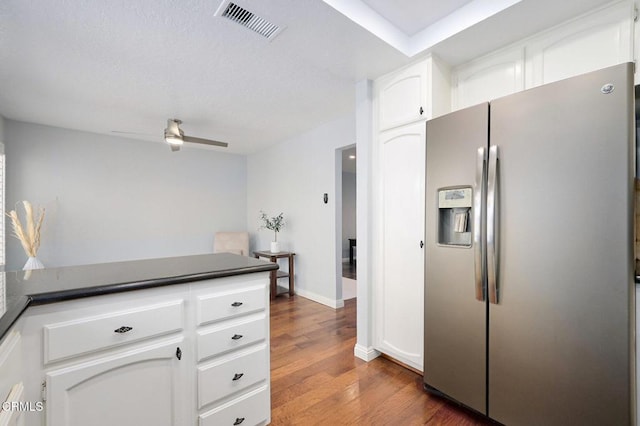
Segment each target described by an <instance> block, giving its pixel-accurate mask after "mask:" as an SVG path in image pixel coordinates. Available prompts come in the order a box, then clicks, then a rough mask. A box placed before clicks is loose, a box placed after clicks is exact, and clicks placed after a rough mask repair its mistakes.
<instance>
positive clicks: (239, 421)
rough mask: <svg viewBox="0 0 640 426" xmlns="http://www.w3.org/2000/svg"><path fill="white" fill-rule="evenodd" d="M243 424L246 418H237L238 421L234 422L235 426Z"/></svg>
mask: <svg viewBox="0 0 640 426" xmlns="http://www.w3.org/2000/svg"><path fill="white" fill-rule="evenodd" d="M242 422H244V417H236V421H235V422H233V426H238V425H239V424H240V423H242Z"/></svg>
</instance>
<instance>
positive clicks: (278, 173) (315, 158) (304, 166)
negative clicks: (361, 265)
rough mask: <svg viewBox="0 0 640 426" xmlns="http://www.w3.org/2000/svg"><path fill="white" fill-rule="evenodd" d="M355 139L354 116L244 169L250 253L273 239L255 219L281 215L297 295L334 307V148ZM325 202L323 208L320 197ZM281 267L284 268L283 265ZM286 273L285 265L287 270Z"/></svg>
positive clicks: (296, 139) (291, 142)
mask: <svg viewBox="0 0 640 426" xmlns="http://www.w3.org/2000/svg"><path fill="white" fill-rule="evenodd" d="M354 140H355V123H354V120H353V115H348V116H345V117H343V118H340V119H337V120H334V121H331V122H329V123H326V124H324V125H322V126H320V127H318V128H316V129H314V130H311V131H309V132H307V133H304V134H302V135H299V136H297V137H294V138H291V139H289V140H286V141H283V142H281V143H279V144H277V145H276V146H274V147H272V148H269V149H267V150H265V151H261V152H259V153H256V154H253V155H250V156H249V157H248V162H247V168H248V178H247V193H248V210H247V212H248V213H247V228H248V230H249V232H251V233H252V242H251V246H252V249H253V250H254V249H268V247H269V242H270V241H271V240H272V238H273V235H272V233H271V232H269V231H266V230H262V231H257V229H258V227H259V222H258V215H259V212H260V210H264V211H265V212H267V213H268V214H270V215H276V214H278V213H280V212H284V218H285V222H286V226H285V227H284V229H283V230H282V231H281V232H280V234H279V236H278V241H280V242H281V249H282V250H291V251H294V252H295V253H296V260H295V262H296V263H295V268H296V269H295V270H296V273H295V279H296V283H295V285H296V293H298V294H300V295H301V296H303V297H307V298H309V299H312V300H315V301H318V302H320V303H324V304H326V305H329V306H334V307H336V306H338V305H339V303H338V299H339V298H338V297H337V296H336V282H337V281H336V280H337V272H336V271H337V268H336V263H337V258H338V254H339V253H337V252H336V242H335V239H336V223H335V222H336V221H335V218H336V212H335V208H336V199H335V187H336V186H335V185H336V170H335V168H336V149H337V148H338V147H342V146H346V145H352V144H353V142H354ZM324 193H328V195H329V202H328V203H327V204H324V202H323V199H322V198H323V194H324ZM283 265H285V263H283ZM285 268H286V266H285Z"/></svg>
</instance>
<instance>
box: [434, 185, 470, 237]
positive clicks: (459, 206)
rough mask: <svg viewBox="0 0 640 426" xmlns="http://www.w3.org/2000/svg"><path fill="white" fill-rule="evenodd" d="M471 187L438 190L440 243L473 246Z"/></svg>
mask: <svg viewBox="0 0 640 426" xmlns="http://www.w3.org/2000/svg"><path fill="white" fill-rule="evenodd" d="M472 203H473V191H472V189H471V187H457V188H442V189H440V190H438V244H440V245H443V246H451V247H471V213H472V212H471V207H472Z"/></svg>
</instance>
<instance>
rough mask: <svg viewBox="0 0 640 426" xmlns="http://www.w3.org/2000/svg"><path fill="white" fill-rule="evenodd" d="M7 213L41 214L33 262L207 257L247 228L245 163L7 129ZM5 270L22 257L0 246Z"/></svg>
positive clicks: (11, 244)
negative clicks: (27, 204) (19, 208)
mask: <svg viewBox="0 0 640 426" xmlns="http://www.w3.org/2000/svg"><path fill="white" fill-rule="evenodd" d="M5 151H6V155H7V163H6V164H7V165H6V167H7V186H6V188H7V204H6V206H7V210H10V209H13V208H15V207H14V206H15V205H16V202H17V201H19V200H23V199H26V200H29V201H31V202H32V203H34V204H35V205H40V206H43V207H45V208H46V218H45V221H44V225H43V231H42V245H41V249H40V252H39V253H38V257H39V258H40V259H41V260H42V261H43V263H44V264H45V266H50V267H54V266H65V265H77V264H88V263H98V262H110V261H120V260H131V259H141V258H154V257H166V256H180V255H189V254H197V253H208V252H211V251H212V241H213V234H214V232H216V231H232V230H244V229H245V227H246V223H247V216H246V211H247V209H246V207H247V205H246V158H245V157H244V156H240V155H231V154H225V153H219V152H216V151H212V150H202V149H194V148H191V149H189V148H184V149H183V150H181V151H180V152H176V153H172V152H171V151H170V150H169V148H168V147H167V146H165V145H163V144H162V143H154V142H144V141H136V140H131V139H124V138H119V137H112V136H106V135H97V134H92V133H84V132H78V131H73V130H66V129H60V128H54V127H47V126H42V125H35V124H27V123H21V122H15V121H11V120H6V121H5ZM7 250H8V252H7V269H9V270H10V269H15V268H21V267H22V265H23V264H24V262H25V259H26V258H25V254H24V252H23V251H22V248H21V247H20V244H19V242H18V241H17V240H16V239H15V238H7Z"/></svg>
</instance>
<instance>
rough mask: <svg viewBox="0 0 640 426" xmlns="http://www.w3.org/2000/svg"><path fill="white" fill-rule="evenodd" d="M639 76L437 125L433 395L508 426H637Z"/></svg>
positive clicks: (625, 74) (543, 91)
mask: <svg viewBox="0 0 640 426" xmlns="http://www.w3.org/2000/svg"><path fill="white" fill-rule="evenodd" d="M634 128H635V126H634V95H633V65H632V64H622V65H618V66H615V67H611V68H607V69H603V70H600V71H596V72H592V73H589V74H585V75H581V76H578V77H574V78H570V79H567V80H563V81H559V82H556V83H551V84H548V85H544V86H540V87H537V88H534V89H531V90H527V91H524V92H521V93H517V94H514V95H510V96H507V97H504V98H500V99H497V100H495V101H492V102H490V103H486V104H481V105H478V106H474V107H471V108H467V109H464V110H460V111H457V112H453V113H451V114H448V115H446V116H442V117H439V118H436V119H433V120H430V121H428V122H427V140H426V144H427V145H426V152H427V158H426V162H427V164H426V211H427V214H426V253H425V256H426V259H425V260H426V262H425V265H426V266H425V269H426V270H425V309H424V321H425V327H424V382H425V389H427V390H429V391H431V392H435V393H441V394H443V395H445V396H447V397H448V398H451V399H454V400H456V401H458V402H460V403H462V404H464V405H466V406H467V407H470V408H472V409H473V410H476V411H478V412H480V413H483V414H485V415H487V416H489V417H491V418H493V419H495V420H497V421H498V422H501V423H504V424H507V425H545V426H547V425H605V424H606V425H628V424H630V423H631V421H632V419H633V416H632V406H633V404H632V401H631V399H632V395H633V394H634V393H633V391H632V386H634V380H632V374H634V372H635V370H634V364H635V363H634V351H635V338H634V337H633V336H634V333H635V326H634V322H635V316H634V309H635V307H634V306H635V305H634V304H635V300H634V294H635V293H634V283H633V270H632V265H633V263H632V261H633V252H632V243H633V219H632V213H633V208H632V206H633V202H632V201H633V175H634V164H635V162H634V159H635V154H634Z"/></svg>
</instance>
